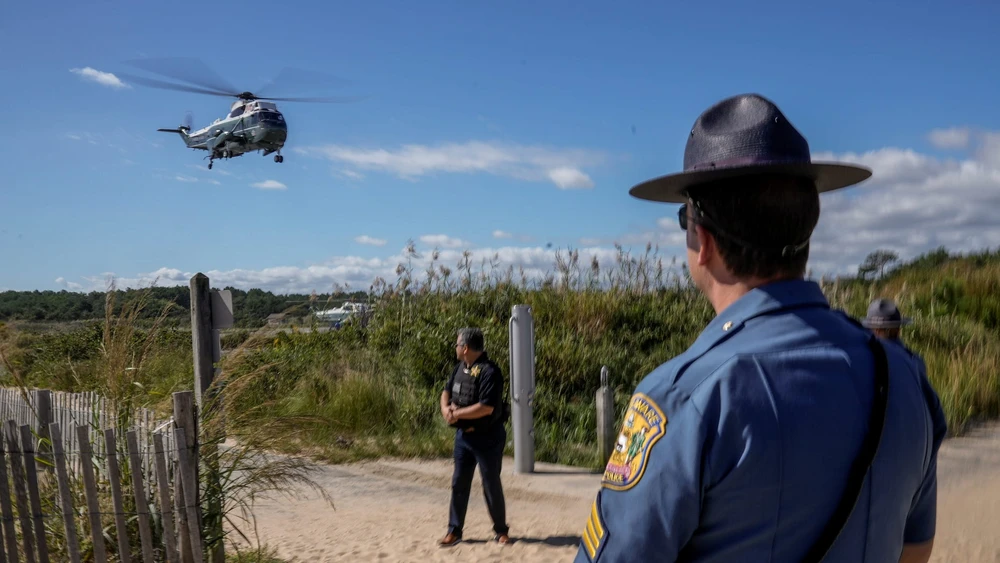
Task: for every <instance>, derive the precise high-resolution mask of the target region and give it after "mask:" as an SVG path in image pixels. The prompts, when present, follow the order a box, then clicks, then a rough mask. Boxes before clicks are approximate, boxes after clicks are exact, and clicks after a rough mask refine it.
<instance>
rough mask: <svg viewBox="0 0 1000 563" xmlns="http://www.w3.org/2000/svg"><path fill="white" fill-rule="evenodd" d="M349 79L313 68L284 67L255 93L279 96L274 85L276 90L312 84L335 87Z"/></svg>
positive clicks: (302, 87)
mask: <svg viewBox="0 0 1000 563" xmlns="http://www.w3.org/2000/svg"><path fill="white" fill-rule="evenodd" d="M350 83H351V81H350V80H347V79H346V78H341V77H339V76H334V75H332V74H327V73H325V72H318V71H313V70H305V69H301V68H294V67H284V68H282V69H281V71H280V72H278V74H277V75H275V77H274V78H272V79H271V80H270V81H268V82H267V83H266V84H264V85H262V86H261V87H260V88H258V89H257V90H256V93H257V94H259V95H261V96H267V95H271V94H273V95H277V96H280V95H281V94H282V92H280V91H278V92H275V91H274V90H275V87H276V86H277V89H278V90H285V89H286V88H291V89H294V90H303V89H305V88H311V87H314V86H320V87H324V88H337V87H341V86H346V85H348V84H350Z"/></svg>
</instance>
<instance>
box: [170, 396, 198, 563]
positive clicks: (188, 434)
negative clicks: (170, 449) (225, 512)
mask: <svg viewBox="0 0 1000 563" xmlns="http://www.w3.org/2000/svg"><path fill="white" fill-rule="evenodd" d="M173 397H174V427H175V428H176V429H178V430H181V431H182V432H181V433H180V435H181V436H183V437H184V444H183V445H182V444H180V443H176V448H177V450H178V451H177V459H178V463H177V468H176V469H175V471H174V506H175V507H176V511H177V520H178V522H177V537H178V540H179V541H180V552H181V562H182V563H192V562H193V561H195V557H196V556H195V554H194V553H193V552H192V551H191V544H192V543H193V542H194V537H193V536H196V535H197V536H199V537H200V534H201V521H200V518H198V519H196V520H195V521H191V519H190V518H189V514H190V512H189V511H188V510H187V505H188V499H192V498H193V499H194V506H195V507H197V506H199V500H198V489H195V490H194V491H192V492H191V493H189V492H188V491H187V479H186V478H184V477H183V473H184V472H185V471H187V470H188V468H187V467H186V466H184V465H183V464H181V463H180V460H181V454H182V453H183V455H184V458H183V459H186V460H187V461H188V463H190V466H191V468H192V471H194V474H195V478H194V479H192V482H193V483H194V484H195V485H197V483H198V426H197V424H198V420H197V417H196V416H195V412H194V410H195V406H194V393H193V392H191V391H177V392H175V393H174V394H173ZM182 448H183V449H184V450H185V451H184V452H181V451H180V450H181V449H182ZM200 515H201V511H198V516H199V517H200ZM199 543H200V542H199ZM197 558H198V560H201V558H202V557H201V554H198V555H197Z"/></svg>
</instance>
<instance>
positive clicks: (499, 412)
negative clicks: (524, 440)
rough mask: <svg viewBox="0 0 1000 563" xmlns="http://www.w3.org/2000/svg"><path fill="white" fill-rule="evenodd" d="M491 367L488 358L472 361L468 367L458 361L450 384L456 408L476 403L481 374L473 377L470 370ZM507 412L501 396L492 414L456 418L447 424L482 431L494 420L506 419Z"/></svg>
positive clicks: (502, 420) (501, 420)
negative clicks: (472, 418) (480, 416)
mask: <svg viewBox="0 0 1000 563" xmlns="http://www.w3.org/2000/svg"><path fill="white" fill-rule="evenodd" d="M492 367H493V366H491V365H490V362H489V361H488V360H487V361H483V362H477V363H474V364H472V366H471V367H468V368H466V367H465V364H464V363H461V362H459V364H458V367H457V368H455V369H456V371H455V380H454V381H453V382H452V384H451V402H452V403H454V404H455V406H457V407H458V408H464V407H467V406H469V405H474V404H476V403H478V402H479V382H480V381H481V375H480V376H476V377H473V376H472V370H474V369H478V370H480V371H482V370H484V369H487V368H492ZM501 384H502V382H501ZM502 396H503V394H502V393H501V397H502ZM507 414H508V410H507V408H506V405H505V401H504V400H503V398H501V401H500V405H499V406H498V407H497V408H495V409H494V410H493V413H492V414H489V415H487V416H484V417H482V418H479V419H474V420H468V419H466V420H458V421H456V422H455V423H454V424H449V426H451V427H452V428H463V429H469V428H475V431H476V432H483V431H485V430H487V429H488V428H489V427H490V426H492V425H493V424H494V423H495V422H498V421H499V422H504V421H506V417H505V415H507Z"/></svg>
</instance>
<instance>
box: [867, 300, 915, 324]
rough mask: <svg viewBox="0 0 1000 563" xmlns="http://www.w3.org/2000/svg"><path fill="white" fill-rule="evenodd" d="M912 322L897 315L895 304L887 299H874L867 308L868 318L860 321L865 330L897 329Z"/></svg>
mask: <svg viewBox="0 0 1000 563" xmlns="http://www.w3.org/2000/svg"><path fill="white" fill-rule="evenodd" d="M911 322H912V319H910V318H909V317H904V316H902V315H901V314H900V313H899V309H898V308H897V307H896V304H895V303H894V302H893V301H891V300H889V299H876V300H875V301H872V303H871V305H869V306H868V316H867V317H865V318H863V319H861V324H862V325H864V326H865V327H866V328H899V327H901V326H903V325H908V324H910V323H911Z"/></svg>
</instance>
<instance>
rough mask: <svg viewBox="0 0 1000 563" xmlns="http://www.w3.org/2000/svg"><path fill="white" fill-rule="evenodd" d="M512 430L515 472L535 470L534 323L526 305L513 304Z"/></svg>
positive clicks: (511, 326) (510, 327)
mask: <svg viewBox="0 0 1000 563" xmlns="http://www.w3.org/2000/svg"><path fill="white" fill-rule="evenodd" d="M508 329H509V331H510V391H511V393H510V402H511V405H510V407H511V409H510V410H511V430H512V431H513V434H514V471H515V472H517V473H532V472H534V470H535V432H534V422H533V419H532V412H531V411H532V407H533V405H534V398H535V324H534V319H533V318H532V316H531V307H529V306H528V305H514V307H513V311H512V312H511V317H510V323H509V325H508Z"/></svg>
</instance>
